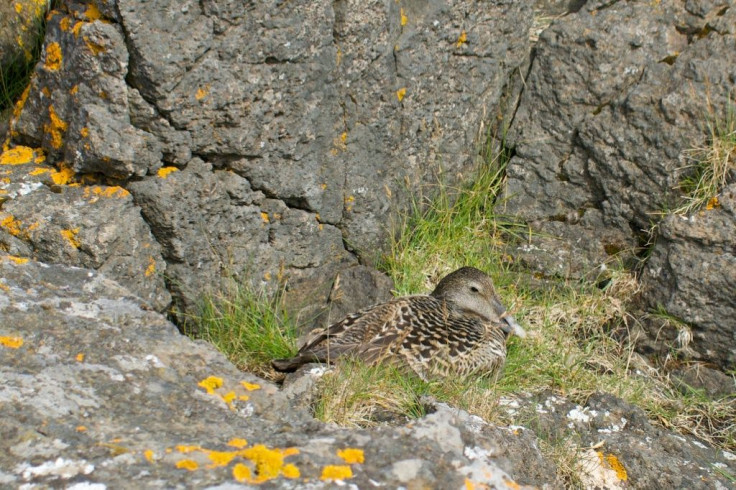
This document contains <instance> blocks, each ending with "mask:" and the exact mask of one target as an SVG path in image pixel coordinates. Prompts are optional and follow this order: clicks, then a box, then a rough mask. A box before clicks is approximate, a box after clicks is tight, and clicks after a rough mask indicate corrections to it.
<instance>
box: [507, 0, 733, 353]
mask: <svg viewBox="0 0 736 490" xmlns="http://www.w3.org/2000/svg"><path fill="white" fill-rule="evenodd" d="M696 4H697V5H696ZM727 4H730V3H729V2H707V3H704V2H685V3H679V4H661V5H658V6H656V7H654V8H653V7H652V6H651V5H646V4H643V3H635V2H615V3H612V4H610V5H609V4H604V3H603V2H588V3H586V4H585V6H584V8H582V9H581V10H580V11H578V12H577V13H575V14H572V15H569V16H567V17H565V18H562V19H558V20H557V21H555V22H554V23H553V24H552V26H551V27H550V28H549V29H547V30H546V31H545V32H544V33H543V34H542V35H541V37H540V40H539V43H538V45H537V46H536V51H535V53H534V56H533V63H532V66H531V69H530V72H529V75H528V77H527V79H526V82H525V88H524V90H523V92H522V96H521V100H520V104H519V108H518V111H517V113H516V117H515V119H514V121H513V124H512V126H511V129H510V131H509V135H508V138H507V139H508V141H509V143H510V145H511V146H513V147H514V148H515V150H516V156H515V157H514V158H513V159H512V160H511V162H510V163H509V165H508V187H507V189H506V196H505V199H504V201H503V204H502V205H501V206H499V207H498V208H497V210H496V211H497V212H504V213H509V214H513V215H516V216H518V217H521V218H522V219H523V220H525V221H526V222H528V223H529V224H530V225H531V227H532V229H533V231H535V232H537V233H536V234H534V235H533V236H532V239H531V242H530V243H527V244H524V245H522V246H520V247H519V248H518V249H517V250H516V255H517V256H519V257H520V258H521V259H523V261H524V262H525V263H526V264H527V265H530V266H531V267H533V268H535V269H537V270H538V271H540V272H543V273H545V274H548V275H559V276H566V277H567V276H572V277H583V276H585V277H595V275H596V274H598V273H599V272H600V271H602V270H605V266H607V265H609V264H611V263H614V264H617V263H620V262H623V263H624V264H625V265H628V266H635V265H636V263H635V261H634V260H633V259H635V258H636V257H635V255H636V253H637V248H638V247H641V246H642V245H643V244H644V243H645V242H646V241H647V239H648V236H647V233H648V231H647V230H649V229H650V228H651V227H652V225H653V224H656V223H657V222H658V221H659V220H660V219H661V218H662V216H663V215H665V210H667V209H672V208H674V207H676V206H677V205H678V204H679V203H680V202H681V199H682V198H683V196H682V193H681V191H680V190H679V189H678V186H679V184H680V181H681V179H682V178H683V177H684V176H686V175H688V174H689V173H692V172H694V170H693V168H692V165H693V162H692V160H691V154H690V153H688V151H689V150H690V149H692V148H696V147H703V146H705V145H707V143H708V140H709V137H710V127H709V125H711V126H712V125H713V124H722V121H721V119H723V118H724V117H726V114H727V112H728V110H729V109H728V108H729V107H731V108H732V107H733V104H734V101H733V86H734V81H735V80H736V78H734V73H733V70H732V67H733V66H735V65H736V36H735V32H734V25H735V24H736V23H735V21H736V10H735V9H734V8H732V6H731V7H730V8H729V7H728V6H727ZM729 192H732V191H729V190H724V193H726V194H727V193H729ZM727 199H728V198H726V200H727ZM726 208H727V206H724V208H723V209H722V210H717V211H716V212H714V213H712V214H707V215H706V217H705V218H704V219H701V218H700V217H699V216H694V217H693V218H692V219H691V220H690V221H684V220H682V219H681V218H678V217H669V218H667V219H665V220H664V221H663V222H662V223H661V226H660V227H659V234H660V236H659V237H658V238H657V241H656V244H655V245H654V248H653V250H652V252H651V259H650V262H649V264H647V265H646V266H645V269H646V270H645V272H644V274H643V283H644V290H645V292H644V305H645V311H647V312H648V311H650V310H651V309H656V308H659V307H661V308H664V309H665V310H666V311H667V313H669V314H671V315H674V316H675V317H678V318H680V319H681V320H683V321H685V322H686V323H688V324H690V325H691V327H692V333H693V335H694V337H695V341H694V342H693V343H692V345H691V346H692V347H693V348H694V349H695V351H696V353H697V355H696V358H698V359H703V360H708V361H710V362H714V363H716V364H718V365H720V366H733V363H734V358H735V356H736V351H735V350H734V348H733V344H734V342H733V341H734V335H736V324H734V322H733V319H734V318H736V317H735V316H734V303H733V301H734V300H733V298H734V294H733V291H735V290H736V289H735V287H734V273H735V272H734V271H735V270H736V268H735V267H734V264H736V262H734V261H735V260H736V258H734V249H733V246H732V244H731V242H732V241H733V239H732V237H733V229H734V226H736V221H734V216H733V214H730V213H729V212H728V210H727V209H726ZM645 329H646V330H647V333H648V335H649V338H648V339H647V340H645V341H644V342H643V344H642V347H643V348H646V349H647V350H649V351H652V350H653V351H657V352H664V351H666V350H667V349H668V348H670V346H671V345H672V343H673V341H674V339H675V337H676V336H677V332H660V329H659V328H658V327H657V326H656V325H654V322H649V324H648V326H646V327H645ZM662 340H665V341H666V342H662Z"/></svg>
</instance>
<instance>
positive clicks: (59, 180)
mask: <svg viewBox="0 0 736 490" xmlns="http://www.w3.org/2000/svg"><path fill="white" fill-rule="evenodd" d="M72 179H74V170H72V169H71V168H70V167H68V166H66V165H63V164H62V166H61V170H59V171H56V170H53V171H52V172H51V180H53V181H54V184H56V185H67V184H69V182H71V181H72Z"/></svg>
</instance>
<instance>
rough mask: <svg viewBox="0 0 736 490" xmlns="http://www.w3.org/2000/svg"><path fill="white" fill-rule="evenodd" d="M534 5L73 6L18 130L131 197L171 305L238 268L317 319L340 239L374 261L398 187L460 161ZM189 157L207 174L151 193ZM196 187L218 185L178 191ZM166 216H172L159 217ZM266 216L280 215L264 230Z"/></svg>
mask: <svg viewBox="0 0 736 490" xmlns="http://www.w3.org/2000/svg"><path fill="white" fill-rule="evenodd" d="M532 3H533V2H531V1H528V2H508V1H499V2H494V3H491V4H487V5H484V6H483V7H482V8H480V7H479V6H478V5H477V4H476V3H474V2H470V1H467V0H456V1H453V2H450V3H446V2H440V1H431V2H424V3H416V2H409V3H407V4H406V5H403V4H402V5H398V4H396V3H383V2H369V3H366V2H338V3H334V2H328V1H318V2H313V1H301V2H297V3H292V4H290V8H288V9H285V8H281V7H279V5H278V2H266V3H259V4H257V5H255V4H254V5H252V6H250V7H248V8H246V9H243V8H242V5H241V4H239V3H237V2H230V1H227V0H222V1H208V2H195V1H185V2H183V3H182V2H153V3H152V2H139V1H137V0H119V1H113V0H108V1H104V2H99V3H97V4H95V5H94V6H90V4H88V3H81V2H80V3H76V2H68V3H66V4H65V5H64V6H63V8H64V11H63V12H56V13H54V14H53V15H52V16H51V18H50V21H49V31H48V35H47V39H46V45H45V49H44V53H43V55H42V61H41V63H40V64H39V66H38V69H37V73H36V76H35V78H34V81H33V83H32V86H31V90H30V93H29V95H28V98H27V100H26V101H25V105H24V109H23V112H22V113H21V115H20V117H19V118H17V120H16V121H15V123H14V131H15V133H14V135H15V136H14V140H15V141H16V142H21V143H25V144H27V145H29V146H33V147H38V146H40V147H42V148H43V149H44V150H45V151H46V152H47V154H48V158H49V162H50V163H52V164H54V165H57V166H59V167H60V166H62V164H63V165H67V166H70V167H71V168H72V170H73V171H74V172H75V173H76V174H88V173H93V174H98V175H102V176H105V177H106V178H112V179H115V183H117V184H120V185H122V186H123V187H124V188H125V189H126V190H129V191H130V192H132V193H133V195H134V197H135V200H136V202H140V203H141V204H142V206H143V210H144V216H145V217H146V220H147V221H148V222H149V224H150V226H151V227H152V233H153V234H154V236H155V237H156V238H157V239H158V240H159V241H160V243H161V244H163V245H164V246H165V248H168V246H169V245H172V246H173V247H174V248H173V249H172V250H168V251H167V254H166V259H167V261H169V262H170V264H169V265H170V267H169V269H168V270H169V271H170V273H171V274H172V276H171V277H172V280H171V281H170V283H169V284H170V285H171V289H172V292H173V293H174V297H175V299H176V301H177V305H178V306H179V307H180V308H181V309H184V310H186V311H187V312H190V311H189V310H190V309H191V308H192V307H193V306H194V305H195V304H196V301H197V296H198V295H199V294H201V292H202V291H203V286H204V285H208V286H212V287H217V285H218V284H219V282H220V278H221V276H222V275H223V272H224V271H226V272H227V273H228V275H232V274H233V273H235V274H236V275H237V274H240V273H242V271H244V270H247V271H248V272H247V275H248V277H249V278H250V280H251V282H254V283H258V282H260V281H261V279H262V278H263V277H266V278H268V277H270V278H271V279H270V280H269V279H266V281H265V282H267V283H268V282H269V281H270V285H271V286H275V285H276V284H277V282H279V281H281V282H286V283H287V284H288V287H289V292H288V293H289V295H290V299H289V301H291V302H292V303H293V304H292V307H293V308H292V309H295V310H297V311H299V310H301V309H302V307H304V308H306V309H305V312H309V314H310V315H312V316H313V315H316V314H317V313H318V311H315V309H314V308H313V305H322V306H324V304H325V302H326V300H327V297H328V294H329V288H330V286H331V284H332V283H333V282H334V278H335V275H336V273H337V272H338V271H339V270H340V269H341V268H344V267H345V266H346V265H351V264H354V263H355V262H356V257H351V256H350V255H349V254H348V250H349V251H352V252H355V253H356V255H357V256H360V257H361V258H362V259H363V261H364V262H366V263H371V262H372V261H373V260H374V259H376V258H377V257H378V255H379V254H380V253H381V250H382V247H383V246H385V244H386V238H387V237H388V235H389V233H391V232H392V231H394V230H393V228H392V216H396V214H397V213H399V212H401V211H402V210H405V209H407V207H408V205H409V198H410V195H413V196H414V197H415V198H416V199H418V200H421V199H422V196H423V193H424V191H425V187H426V186H427V185H428V184H429V185H431V186H433V185H435V184H436V183H437V182H438V180H439V179H440V178H442V179H443V180H446V181H447V182H448V183H456V182H458V181H460V180H462V179H463V175H468V174H469V173H470V172H472V170H473V168H474V167H475V166H476V164H477V153H478V152H477V148H478V143H479V135H480V136H484V135H485V132H484V129H483V127H484V124H485V122H486V121H487V120H488V119H490V116H489V115H490V114H491V113H496V112H498V107H497V106H498V104H499V100H500V97H501V94H502V88H503V86H504V84H505V83H506V78H507V75H508V74H509V73H511V72H512V71H514V69H515V68H516V67H517V66H519V65H520V64H521V63H523V62H524V60H525V58H526V56H527V54H528V50H529V41H528V28H529V27H530V26H531V23H532V17H533V13H532ZM498 39H503V42H498ZM190 162H193V163H190ZM200 164H201V165H204V167H202V166H201V165H200ZM189 165H194V166H195V167H196V169H195V172H196V173H198V178H201V179H202V180H203V182H208V183H210V184H213V185H214V186H206V187H199V186H197V185H196V184H197V183H196V181H191V182H187V184H194V187H193V188H192V189H189V190H188V191H183V190H182V189H179V188H176V190H175V191H174V190H173V188H172V192H169V193H167V192H162V193H159V194H157V193H158V191H159V187H158V186H159V184H160V182H159V181H160V179H161V177H160V176H159V174H158V171H159V170H160V169H161V167H162V166H166V167H169V166H176V167H177V168H179V169H181V170H182V173H181V176H184V175H188V174H187V171H186V169H185V167H187V166H189ZM203 168H207V170H202V169H203ZM168 171H169V170H168V169H166V170H165V171H164V175H167V174H166V172H168ZM208 173H209V175H207V174H208ZM230 179H232V182H225V181H226V180H230ZM173 180H174V181H176V178H173ZM169 185H173V184H169ZM243 185H247V187H248V189H249V190H248V193H255V194H254V195H257V197H256V198H255V201H253V203H251V198H250V197H244V198H242V199H243V200H242V202H243V203H245V204H243V205H244V206H250V207H249V208H248V209H247V210H243V209H241V203H240V202H238V199H241V198H239V197H235V198H233V197H231V196H229V195H227V194H226V193H227V192H228V191H227V190H226V189H234V188H240V187H241V186H243ZM195 189H196V192H199V193H203V194H206V193H210V194H211V196H204V197H201V196H200V197H201V198H200V197H198V198H197V199H194V198H193V197H192V196H191V195H190V196H189V197H187V198H185V199H181V200H179V194H178V193H179V192H184V194H185V195H187V192H189V193H190V194H191V192H195ZM172 199H173V201H171V202H169V201H170V200H172ZM209 201H218V202H220V203H224V202H230V201H232V204H229V205H225V204H218V205H217V206H216V207H214V208H208V206H209ZM262 203H265V204H263V206H265V207H263V206H261V204H262ZM180 204H181V206H182V207H181V209H176V208H177V206H178V205H180ZM266 204H267V205H266ZM258 206H261V207H263V209H258V210H256V208H257V207H258ZM162 208H168V209H170V210H171V213H169V214H170V215H173V214H175V215H177V218H176V219H174V220H173V221H172V219H171V216H169V217H166V218H165V217H161V216H153V213H155V212H156V209H162ZM266 208H268V209H266ZM220 212H223V213H226V214H225V215H219V214H217V213H220ZM228 213H229V214H228ZM260 213H266V214H265V215H267V216H269V217H268V218H267V219H269V220H271V219H272V218H273V216H275V215H279V216H282V218H276V221H272V222H269V223H266V225H267V226H265V227H264V223H263V219H262V218H261V217H260V216H259V214H260ZM216 214H217V216H215V215H216ZM246 215H247V216H246ZM197 216H199V218H197ZM211 217H214V219H210V218H211ZM225 217H227V218H230V219H226V218H225ZM236 217H237V218H242V222H240V223H234V222H233V220H234V219H237V218H236ZM194 220H199V221H200V223H204V227H202V226H199V225H196V226H195V225H194ZM176 221H178V223H177V222H176ZM276 223H278V224H276ZM159 226H165V227H164V228H157V227H159ZM276 229H278V231H276ZM264 230H270V231H269V233H270V235H271V236H270V237H269V238H264V237H265V236H266V235H264ZM203 231H204V232H205V234H206V237H205V236H203V235H202V232H203ZM294 244H297V245H296V246H294ZM185 249H186V253H185V254H184V255H182V251H183V250H185ZM292 249H293V250H292ZM231 252H232V253H231ZM215 256H217V258H215ZM190 293H191V295H190ZM294 305H296V306H294ZM304 314H307V313H304Z"/></svg>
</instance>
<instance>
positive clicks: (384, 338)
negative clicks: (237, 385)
mask: <svg viewBox="0 0 736 490" xmlns="http://www.w3.org/2000/svg"><path fill="white" fill-rule="evenodd" d="M509 334H515V335H518V336H520V337H524V336H525V335H526V333H525V332H524V329H523V328H521V326H520V325H519V324H518V323H516V321H515V320H514V318H513V317H512V316H511V315H509V314H508V312H507V311H506V308H504V306H503V305H502V304H501V301H500V299H499V297H498V295H497V294H496V291H495V288H494V287H493V282H492V281H491V278H490V277H488V276H487V275H486V274H484V273H483V272H481V271H480V270H478V269H475V268H473V267H463V268H461V269H458V270H456V271H455V272H453V273H452V274H449V275H448V276H446V277H445V278H444V279H442V280H441V281H440V282H439V284H437V287H436V288H435V290H434V291H432V293H431V294H429V295H416V296H406V297H403V298H396V299H393V300H391V301H389V302H387V303H382V304H378V305H375V306H371V307H369V308H366V309H364V310H361V311H359V312H357V313H353V314H352V315H349V316H347V317H346V318H345V319H343V320H342V321H340V322H337V323H335V324H333V325H331V326H329V327H327V328H326V329H323V330H321V331H319V332H318V333H317V334H316V336H314V337H313V338H312V339H310V340H308V341H307V343H306V344H305V345H304V346H303V347H302V348H301V349H299V352H298V354H297V355H296V357H292V358H289V359H274V360H273V361H272V365H273V367H274V368H275V369H277V370H279V371H294V370H295V369H297V368H298V367H299V366H301V365H302V364H306V363H310V362H334V361H335V360H337V359H340V358H343V357H354V358H358V359H360V360H362V361H363V362H365V363H366V364H377V363H379V362H384V363H391V364H396V365H397V366H400V365H402V364H403V365H406V366H408V367H409V368H411V369H412V370H413V371H415V372H416V373H417V374H418V375H419V376H420V377H421V378H422V379H425V380H426V379H428V378H431V377H436V376H445V377H447V376H463V377H464V376H468V375H478V376H494V375H496V374H498V373H499V371H500V369H501V367H502V366H503V364H504V362H505V360H506V337H507V336H508V335H509Z"/></svg>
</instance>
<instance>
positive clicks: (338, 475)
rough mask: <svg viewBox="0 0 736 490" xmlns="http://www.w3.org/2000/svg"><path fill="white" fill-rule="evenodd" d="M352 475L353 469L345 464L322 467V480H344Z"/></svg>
mask: <svg viewBox="0 0 736 490" xmlns="http://www.w3.org/2000/svg"><path fill="white" fill-rule="evenodd" d="M352 477H353V470H351V469H350V466H347V465H327V466H325V467H324V468H323V469H322V476H320V479H322V480H346V479H348V478H352Z"/></svg>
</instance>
